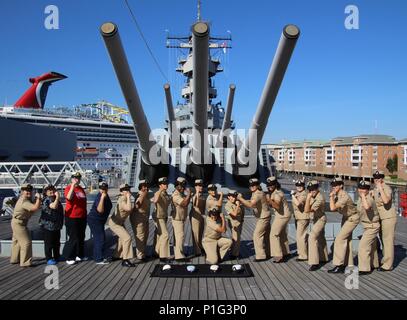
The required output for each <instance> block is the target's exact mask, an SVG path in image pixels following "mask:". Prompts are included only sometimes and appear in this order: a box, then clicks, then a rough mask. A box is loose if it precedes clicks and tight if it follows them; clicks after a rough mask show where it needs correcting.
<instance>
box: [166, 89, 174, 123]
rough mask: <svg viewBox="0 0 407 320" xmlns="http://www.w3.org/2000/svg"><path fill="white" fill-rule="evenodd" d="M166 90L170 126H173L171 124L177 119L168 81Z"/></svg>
mask: <svg viewBox="0 0 407 320" xmlns="http://www.w3.org/2000/svg"><path fill="white" fill-rule="evenodd" d="M164 91H165V100H166V101H167V110H168V121H169V126H168V127H169V128H171V124H172V123H173V122H174V121H175V114H174V106H173V104H172V98H171V87H170V85H169V84H168V83H166V84H165V85H164Z"/></svg>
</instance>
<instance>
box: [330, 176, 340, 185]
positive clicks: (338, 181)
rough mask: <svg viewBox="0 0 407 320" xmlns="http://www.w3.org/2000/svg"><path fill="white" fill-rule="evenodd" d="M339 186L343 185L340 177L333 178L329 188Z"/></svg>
mask: <svg viewBox="0 0 407 320" xmlns="http://www.w3.org/2000/svg"><path fill="white" fill-rule="evenodd" d="M341 184H343V180H342V178H341V177H335V178H333V179H332V181H331V186H340V185H341Z"/></svg>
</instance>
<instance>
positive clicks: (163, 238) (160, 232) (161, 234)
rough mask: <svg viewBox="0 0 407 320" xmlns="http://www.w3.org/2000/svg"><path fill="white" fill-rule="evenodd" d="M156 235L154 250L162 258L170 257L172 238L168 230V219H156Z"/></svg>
mask: <svg viewBox="0 0 407 320" xmlns="http://www.w3.org/2000/svg"><path fill="white" fill-rule="evenodd" d="M154 224H155V227H156V228H155V234H154V250H155V253H156V254H157V255H158V256H159V257H160V258H161V259H165V258H169V257H170V237H169V234H168V229H167V219H157V218H155V219H154Z"/></svg>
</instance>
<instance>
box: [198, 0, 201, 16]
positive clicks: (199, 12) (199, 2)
mask: <svg viewBox="0 0 407 320" xmlns="http://www.w3.org/2000/svg"><path fill="white" fill-rule="evenodd" d="M198 21H201V0H198Z"/></svg>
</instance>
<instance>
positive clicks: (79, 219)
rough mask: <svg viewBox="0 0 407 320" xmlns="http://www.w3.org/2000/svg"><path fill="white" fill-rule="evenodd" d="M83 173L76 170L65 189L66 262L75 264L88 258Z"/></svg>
mask: <svg viewBox="0 0 407 320" xmlns="http://www.w3.org/2000/svg"><path fill="white" fill-rule="evenodd" d="M81 178H82V175H81V174H80V173H79V172H76V173H75V174H73V175H72V176H71V184H70V185H68V186H67V187H66V188H65V190H64V195H65V199H66V207H65V226H66V232H67V234H68V241H67V242H66V243H65V248H64V255H65V257H66V263H67V264H69V265H73V264H75V263H76V262H79V261H82V260H87V258H85V254H84V246H85V230H86V217H87V210H86V193H85V190H84V189H83V188H82V187H81V186H80V185H79V184H80V182H81Z"/></svg>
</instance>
